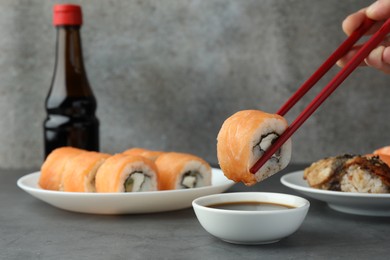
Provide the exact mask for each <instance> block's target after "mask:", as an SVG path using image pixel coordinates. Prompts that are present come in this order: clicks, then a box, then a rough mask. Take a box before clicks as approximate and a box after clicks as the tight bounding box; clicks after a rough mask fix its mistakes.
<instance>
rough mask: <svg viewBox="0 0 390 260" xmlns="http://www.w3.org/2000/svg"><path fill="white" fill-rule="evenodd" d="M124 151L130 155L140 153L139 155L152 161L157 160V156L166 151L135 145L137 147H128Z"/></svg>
mask: <svg viewBox="0 0 390 260" xmlns="http://www.w3.org/2000/svg"><path fill="white" fill-rule="evenodd" d="M123 153H124V154H128V155H139V156H143V157H146V158H148V159H150V160H152V161H155V160H156V159H157V157H159V156H160V155H162V154H163V153H164V152H162V151H154V150H148V149H144V148H138V147H135V148H131V149H128V150H126V151H124V152H123Z"/></svg>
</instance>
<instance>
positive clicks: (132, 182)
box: [124, 171, 151, 192]
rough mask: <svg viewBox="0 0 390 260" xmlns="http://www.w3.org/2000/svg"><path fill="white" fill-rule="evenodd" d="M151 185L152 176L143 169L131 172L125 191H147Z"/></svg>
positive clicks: (125, 184)
mask: <svg viewBox="0 0 390 260" xmlns="http://www.w3.org/2000/svg"><path fill="white" fill-rule="evenodd" d="M150 186H151V180H150V177H149V176H147V175H145V174H144V173H143V172H141V171H136V172H133V173H131V174H130V175H129V177H127V179H126V181H125V183H124V187H125V192H138V191H145V190H148V189H149V188H150Z"/></svg>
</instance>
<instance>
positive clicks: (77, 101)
mask: <svg viewBox="0 0 390 260" xmlns="http://www.w3.org/2000/svg"><path fill="white" fill-rule="evenodd" d="M53 11H54V15H53V24H54V26H55V27H56V30H57V40H56V60H55V68H54V75H53V79H52V82H51V87H50V90H49V93H48V95H47V98H46V103H45V107H46V111H47V117H46V119H45V121H44V123H43V128H44V144H45V157H46V156H47V155H48V154H49V153H50V152H51V151H52V150H54V149H55V148H58V147H62V146H72V147H77V148H82V149H86V150H90V151H98V150H99V121H98V119H97V117H96V116H95V112H96V107H97V102H96V99H95V96H94V94H93V92H92V89H91V87H90V85H89V82H88V78H87V74H86V71H85V68H84V62H83V55H82V47H81V37H80V28H81V25H82V13H81V7H80V6H78V5H70V4H64V5H55V6H54V8H53Z"/></svg>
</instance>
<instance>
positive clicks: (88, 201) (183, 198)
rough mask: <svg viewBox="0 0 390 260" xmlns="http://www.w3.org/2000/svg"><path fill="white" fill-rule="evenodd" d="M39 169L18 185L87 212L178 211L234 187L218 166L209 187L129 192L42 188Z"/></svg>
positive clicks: (60, 205) (42, 197)
mask: <svg viewBox="0 0 390 260" xmlns="http://www.w3.org/2000/svg"><path fill="white" fill-rule="evenodd" d="M39 176H40V172H34V173H30V174H28V175H25V176H24V177H22V178H20V179H19V180H18V182H17V184H18V186H19V187H20V188H21V189H22V190H24V191H26V192H27V193H29V194H31V195H32V196H34V197H36V198H37V199H39V200H42V201H44V202H46V203H48V204H50V205H52V206H55V207H57V208H60V209H64V210H69V211H74V212H81V213H90V214H139V213H154V212H164V211H172V210H179V209H184V208H188V207H191V202H192V201H193V200H194V199H196V198H198V197H201V196H206V195H211V194H216V193H221V192H224V191H226V190H227V189H229V188H230V187H231V186H233V184H234V182H233V181H230V180H228V179H227V178H226V177H225V176H224V175H223V173H222V171H221V170H219V169H215V168H213V169H212V184H211V185H210V186H205V187H200V188H193V189H180V190H162V191H145V192H129V193H92V192H90V193H88V192H64V191H53V190H45V189H42V188H41V187H39V185H38V180H39Z"/></svg>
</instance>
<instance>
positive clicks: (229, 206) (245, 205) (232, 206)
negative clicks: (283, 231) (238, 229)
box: [207, 201, 295, 211]
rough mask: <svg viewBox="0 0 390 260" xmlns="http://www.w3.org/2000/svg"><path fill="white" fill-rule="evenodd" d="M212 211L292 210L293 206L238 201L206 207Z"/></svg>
mask: <svg viewBox="0 0 390 260" xmlns="http://www.w3.org/2000/svg"><path fill="white" fill-rule="evenodd" d="M207 207H209V208H213V209H224V210H240V211H272V210H284V209H293V208H295V207H294V206H291V205H284V204H279V203H272V202H262V201H238V202H225V203H218V204H212V205H208V206H207Z"/></svg>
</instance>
